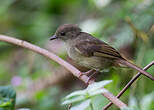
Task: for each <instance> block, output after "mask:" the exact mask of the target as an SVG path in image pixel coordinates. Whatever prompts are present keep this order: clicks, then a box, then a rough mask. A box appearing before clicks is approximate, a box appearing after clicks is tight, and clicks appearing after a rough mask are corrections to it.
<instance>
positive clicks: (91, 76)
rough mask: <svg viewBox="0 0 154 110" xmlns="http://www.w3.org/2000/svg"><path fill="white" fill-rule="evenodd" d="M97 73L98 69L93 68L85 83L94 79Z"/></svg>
mask: <svg viewBox="0 0 154 110" xmlns="http://www.w3.org/2000/svg"><path fill="white" fill-rule="evenodd" d="M97 73H99V71H98V70H95V71H94V72H93V73H92V74H91V75H90V76H89V79H88V81H87V84H88V83H89V81H90V80H95V76H96V75H97Z"/></svg>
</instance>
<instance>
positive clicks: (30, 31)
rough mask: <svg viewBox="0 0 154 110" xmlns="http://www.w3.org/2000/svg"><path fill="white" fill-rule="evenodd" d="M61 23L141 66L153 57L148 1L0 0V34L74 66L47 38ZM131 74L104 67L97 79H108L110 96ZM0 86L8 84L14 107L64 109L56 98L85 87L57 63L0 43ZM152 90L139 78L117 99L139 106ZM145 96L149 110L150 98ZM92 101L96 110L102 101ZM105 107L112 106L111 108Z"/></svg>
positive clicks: (153, 20)
mask: <svg viewBox="0 0 154 110" xmlns="http://www.w3.org/2000/svg"><path fill="white" fill-rule="evenodd" d="M67 23H69V24H78V25H79V26H80V27H81V28H82V30H83V31H85V32H89V33H91V34H92V35H94V36H95V37H98V38H99V39H101V40H104V41H105V42H107V43H109V44H110V45H112V46H113V47H115V48H117V49H118V50H119V51H120V52H121V53H122V54H123V55H124V56H126V58H128V59H130V60H132V61H133V62H135V63H136V64H137V65H139V66H141V67H143V66H145V65H147V64H148V63H150V62H151V61H152V60H154V1H153V0H0V34H5V35H9V36H12V37H16V38H19V39H22V40H26V41H29V42H31V43H33V44H36V45H39V46H41V47H43V48H46V49H48V50H50V51H53V52H54V53H56V54H57V55H59V56H60V57H62V58H64V59H65V60H67V61H69V62H70V63H72V64H74V65H75V66H76V67H78V65H76V64H75V63H74V62H72V61H71V59H69V58H68V56H67V54H66V52H65V48H64V45H63V43H62V42H60V41H49V37H50V36H52V35H53V34H54V32H55V30H56V28H57V27H58V26H59V25H61V24H67ZM78 68H79V69H81V71H86V70H87V69H85V68H83V67H78ZM153 71H154V67H151V68H150V69H149V70H148V72H149V73H151V74H153V75H154V72H153ZM133 73H134V74H136V73H137V72H136V71H133V70H132V69H128V68H113V69H110V70H104V72H103V74H101V75H100V76H101V77H100V78H99V79H98V80H105V79H111V80H113V83H111V84H109V86H107V89H108V90H109V91H110V92H112V93H113V94H114V95H116V94H117V93H118V92H119V91H120V90H121V89H122V88H123V87H124V86H125V85H126V84H127V83H128V81H129V80H130V79H131V78H132V76H133ZM0 85H13V86H14V88H15V89H16V92H17V98H16V108H29V109H31V110H66V109H67V106H62V105H61V99H62V98H63V97H64V96H65V95H66V94H68V93H70V92H72V91H75V90H78V89H82V88H85V87H86V85H84V84H83V83H82V82H81V81H79V80H78V79H76V78H75V77H73V76H72V75H71V74H70V73H69V72H68V71H67V70H65V69H64V68H63V67H61V66H60V65H59V64H57V63H55V62H53V61H51V60H48V59H46V58H44V57H42V56H40V55H38V54H36V53H34V52H31V51H28V50H27V49H23V48H20V47H17V46H14V45H12V44H8V43H4V42H0ZM152 92H154V83H153V82H152V81H151V80H150V79H148V78H146V77H143V76H141V77H140V78H139V80H138V81H137V82H135V83H134V84H133V85H132V86H131V88H130V89H129V90H127V92H126V93H125V94H124V95H123V96H122V97H121V100H123V101H124V102H126V103H129V104H130V105H132V106H133V105H137V106H139V107H140V108H142V106H143V105H144V104H145V102H146V101H145V100H143V99H146V98H145V96H147V95H149V94H152ZM146 100H150V104H149V110H153V109H154V97H148V98H147V99H146ZM93 102H94V107H95V110H101V109H102V107H103V106H104V105H105V104H106V103H107V102H108V100H107V99H105V98H104V97H103V96H97V97H95V98H94V99H93ZM143 102H144V103H143ZM110 110H118V109H117V107H115V106H112V107H111V108H110Z"/></svg>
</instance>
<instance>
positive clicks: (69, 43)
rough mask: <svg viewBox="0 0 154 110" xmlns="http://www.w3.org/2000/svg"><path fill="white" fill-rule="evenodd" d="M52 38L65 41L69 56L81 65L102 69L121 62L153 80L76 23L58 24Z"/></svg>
mask: <svg viewBox="0 0 154 110" xmlns="http://www.w3.org/2000/svg"><path fill="white" fill-rule="evenodd" d="M54 39H60V40H62V41H63V42H65V44H66V48H67V53H68V55H69V57H70V58H71V59H72V60H74V61H75V62H77V63H78V64H79V65H81V66H84V67H87V68H89V69H92V70H102V69H106V68H109V67H111V66H117V65H120V64H122V65H126V66H128V67H130V68H133V69H135V70H137V71H139V72H141V73H142V74H143V75H145V76H147V77H149V78H150V79H152V80H154V77H153V76H152V75H151V74H149V73H147V72H146V71H144V70H142V69H141V68H140V67H138V66H136V65H135V64H132V63H131V62H129V61H127V60H126V59H125V58H123V57H122V56H121V55H120V53H119V52H118V51H117V50H116V49H114V48H113V47H111V46H109V45H108V44H107V43H105V42H103V41H101V40H99V39H97V38H95V37H93V36H92V35H90V34H88V33H86V32H82V31H81V29H80V28H79V27H78V26H77V25H74V24H64V25H62V26H60V27H59V28H58V29H57V31H56V32H55V34H54V35H53V36H52V37H51V38H50V40H54Z"/></svg>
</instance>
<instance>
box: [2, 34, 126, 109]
mask: <svg viewBox="0 0 154 110" xmlns="http://www.w3.org/2000/svg"><path fill="white" fill-rule="evenodd" d="M0 41H4V42H8V43H12V44H15V45H18V46H21V47H23V48H27V49H29V50H32V51H34V52H36V53H39V54H41V55H43V56H45V57H47V58H49V59H52V60H54V61H55V62H57V63H59V64H60V65H62V66H64V67H65V68H66V69H67V70H69V71H70V72H71V73H72V74H73V75H74V76H76V77H78V78H79V79H80V80H82V81H83V82H85V83H87V82H88V80H89V77H88V76H86V75H82V76H81V72H80V71H79V70H78V69H76V68H75V67H74V66H72V65H71V64H69V63H67V62H66V61H64V60H62V59H61V58H60V57H58V56H56V55H55V54H53V53H51V52H49V51H48V50H46V49H43V48H40V47H38V46H36V45H33V44H31V43H28V42H26V41H23V40H19V39H16V38H12V37H9V36H5V35H0ZM80 76H81V77H80ZM89 83H93V81H90V82H89ZM103 95H104V97H106V98H107V99H109V100H110V101H111V102H113V103H114V104H115V105H116V106H117V107H119V108H122V107H126V104H124V103H123V102H122V101H121V100H119V99H118V98H116V97H115V96H114V95H113V94H112V93H110V92H105V93H103Z"/></svg>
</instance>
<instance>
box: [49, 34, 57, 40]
mask: <svg viewBox="0 0 154 110" xmlns="http://www.w3.org/2000/svg"><path fill="white" fill-rule="evenodd" d="M57 38H58V37H57V36H56V35H53V36H51V37H50V40H54V39H57Z"/></svg>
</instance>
